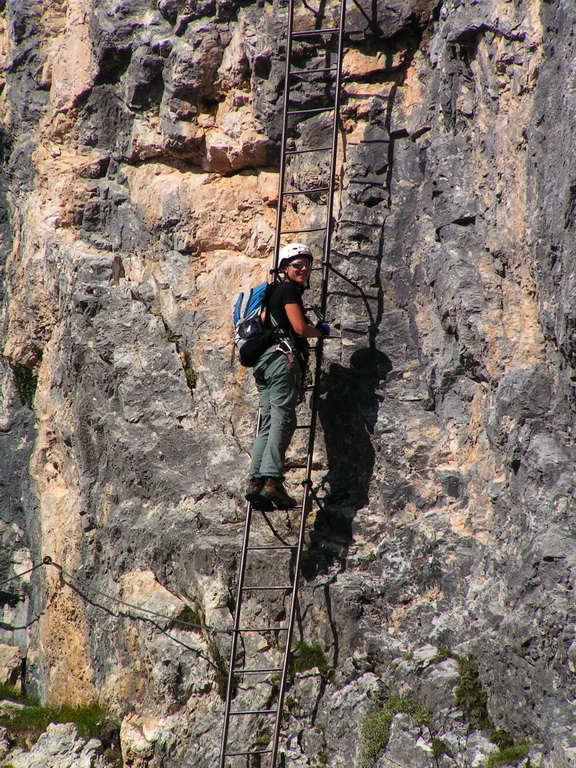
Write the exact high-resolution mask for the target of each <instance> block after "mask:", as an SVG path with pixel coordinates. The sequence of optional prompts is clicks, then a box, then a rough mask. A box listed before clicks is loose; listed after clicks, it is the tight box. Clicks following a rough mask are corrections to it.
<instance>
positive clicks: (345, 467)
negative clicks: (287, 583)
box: [303, 347, 392, 578]
mask: <svg viewBox="0 0 576 768" xmlns="http://www.w3.org/2000/svg"><path fill="white" fill-rule="evenodd" d="M391 370H392V364H391V362H390V359H389V358H388V357H387V355H385V354H384V353H383V352H381V351H380V350H378V349H375V348H372V347H368V348H363V349H357V350H356V351H355V352H354V353H353V354H352V356H351V358H350V362H349V366H348V367H345V366H343V365H340V364H339V363H332V364H331V365H330V368H329V370H328V372H327V373H324V374H323V376H322V380H321V385H320V386H321V390H320V392H321V394H320V402H319V410H318V415H319V418H320V422H321V424H322V428H323V432H324V440H325V443H326V454H327V458H328V472H327V474H326V476H325V477H324V482H323V491H324V494H323V498H322V503H321V505H320V509H319V511H318V513H317V515H316V522H315V524H314V529H313V531H312V532H311V539H312V542H313V543H314V542H317V543H320V542H321V541H322V542H324V543H329V542H331V543H332V545H336V547H329V549H332V548H334V550H335V552H336V551H337V553H338V554H337V557H338V560H340V562H341V563H342V565H343V564H344V562H345V556H346V551H347V548H348V545H349V544H350V543H351V542H352V541H353V538H352V524H353V521H354V517H355V516H356V513H357V511H358V510H359V509H361V508H362V507H364V506H366V504H367V503H368V499H369V488H370V481H371V479H372V473H373V470H374V458H375V452H374V447H373V445H372V435H373V432H374V426H375V424H376V421H377V419H378V408H379V406H380V402H381V400H382V397H381V395H379V394H378V389H380V388H381V386H382V382H384V381H385V380H386V377H387V375H388V373H390V371H391ZM322 550H323V552H322V553H320V552H318V553H316V556H314V551H313V550H312V551H311V552H309V555H308V557H305V558H304V562H303V575H304V576H305V578H313V577H314V575H316V574H317V573H319V572H321V571H322V570H323V567H322V561H324V565H328V562H327V560H326V557H327V554H328V553H327V551H326V548H325V547H322ZM328 559H329V560H330V559H332V558H330V557H329V558H328Z"/></svg>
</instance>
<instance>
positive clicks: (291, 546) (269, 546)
mask: <svg viewBox="0 0 576 768" xmlns="http://www.w3.org/2000/svg"><path fill="white" fill-rule="evenodd" d="M311 389H314V387H311ZM260 549H298V547H297V545H296V544H267V545H265V546H264V545H262V546H261V547H246V551H247V552H252V551H254V550H260Z"/></svg>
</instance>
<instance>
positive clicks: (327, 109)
mask: <svg viewBox="0 0 576 768" xmlns="http://www.w3.org/2000/svg"><path fill="white" fill-rule="evenodd" d="M333 111H334V107H315V108H314V109H290V110H288V112H286V114H287V115H288V116H289V117H290V116H292V115H319V114H320V113H321V112H333Z"/></svg>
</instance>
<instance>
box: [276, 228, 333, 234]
mask: <svg viewBox="0 0 576 768" xmlns="http://www.w3.org/2000/svg"><path fill="white" fill-rule="evenodd" d="M325 231H326V227H312V228H311V229H283V230H282V232H280V234H281V235H298V234H301V233H302V232H325Z"/></svg>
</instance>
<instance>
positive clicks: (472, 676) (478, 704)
mask: <svg viewBox="0 0 576 768" xmlns="http://www.w3.org/2000/svg"><path fill="white" fill-rule="evenodd" d="M457 661H458V668H459V671H460V684H459V685H458V687H457V688H456V691H455V704H456V706H457V707H459V708H460V709H461V710H462V712H463V713H464V717H465V718H466V720H467V721H468V722H469V724H470V726H471V727H472V728H479V729H481V730H485V731H491V730H493V729H494V724H493V722H492V719H491V717H490V715H489V714H488V697H487V695H486V691H485V690H484V689H483V688H482V683H481V681H480V674H479V672H478V665H477V664H476V662H475V661H473V659H472V658H471V657H470V656H469V657H468V658H467V659H462V658H458V659H457Z"/></svg>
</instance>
